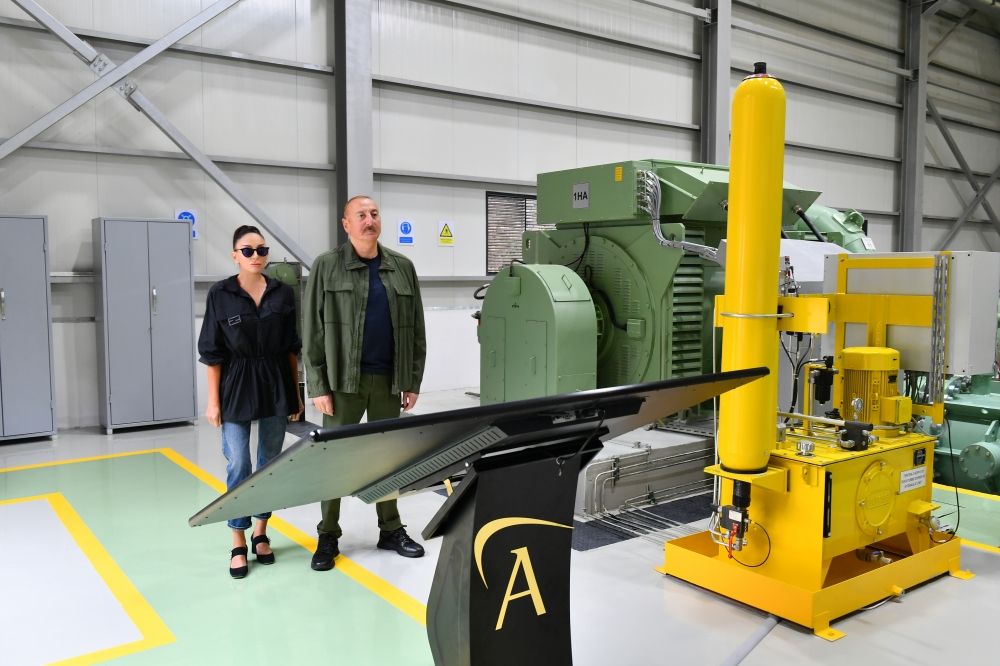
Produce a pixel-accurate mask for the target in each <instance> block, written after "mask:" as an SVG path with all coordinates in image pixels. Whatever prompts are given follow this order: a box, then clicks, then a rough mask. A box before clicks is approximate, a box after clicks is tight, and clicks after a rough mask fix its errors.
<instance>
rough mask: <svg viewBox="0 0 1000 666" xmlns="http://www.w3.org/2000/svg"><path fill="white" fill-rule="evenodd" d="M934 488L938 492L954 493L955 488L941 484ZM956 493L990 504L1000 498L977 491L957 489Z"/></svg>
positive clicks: (999, 500)
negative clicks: (989, 502) (987, 501)
mask: <svg viewBox="0 0 1000 666" xmlns="http://www.w3.org/2000/svg"><path fill="white" fill-rule="evenodd" d="M934 487H935V488H937V489H938V490H947V491H948V492H955V486H946V485H944V484H942V483H935V484H934ZM958 492H959V493H960V494H962V495H969V496H970V497H978V498H980V499H985V500H990V501H991V502H1000V496H998V495H990V494H989V493H981V492H979V491H978V490H969V489H967V488H959V489H958Z"/></svg>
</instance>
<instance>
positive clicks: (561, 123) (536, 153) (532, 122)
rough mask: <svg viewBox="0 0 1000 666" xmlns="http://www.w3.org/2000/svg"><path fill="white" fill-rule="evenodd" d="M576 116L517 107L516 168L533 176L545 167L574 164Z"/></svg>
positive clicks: (524, 175)
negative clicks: (518, 108)
mask: <svg viewBox="0 0 1000 666" xmlns="http://www.w3.org/2000/svg"><path fill="white" fill-rule="evenodd" d="M576 122H577V121H576V118H574V117H573V116H571V115H568V114H564V113H554V112H549V111H536V110H534V109H521V110H519V111H518V114H517V129H518V133H517V172H518V174H519V176H520V177H521V178H523V179H527V180H533V179H534V178H535V175H536V174H539V173H542V172H545V171H558V170H560V169H569V168H572V167H574V166H577V165H578V162H577V158H576V155H577V134H576Z"/></svg>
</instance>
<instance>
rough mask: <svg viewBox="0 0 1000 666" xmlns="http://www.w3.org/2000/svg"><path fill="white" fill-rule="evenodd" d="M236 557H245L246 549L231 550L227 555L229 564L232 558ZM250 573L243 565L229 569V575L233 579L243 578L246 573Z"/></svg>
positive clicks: (248, 568) (243, 547)
mask: <svg viewBox="0 0 1000 666" xmlns="http://www.w3.org/2000/svg"><path fill="white" fill-rule="evenodd" d="M237 555H242V556H243V557H246V556H247V547H246V546H240V547H239V548H233V551H232V552H231V553H230V554H229V563H230V564H232V563H233V558H234V557H236V556H237ZM248 571H250V567H248V566H247V565H246V564H244V565H243V566H241V567H229V575H230V576H232V577H233V578H245V577H246V575H247V572H248Z"/></svg>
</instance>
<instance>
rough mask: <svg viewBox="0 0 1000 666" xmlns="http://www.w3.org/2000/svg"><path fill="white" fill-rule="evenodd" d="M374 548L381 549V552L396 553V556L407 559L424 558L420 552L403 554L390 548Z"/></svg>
mask: <svg viewBox="0 0 1000 666" xmlns="http://www.w3.org/2000/svg"><path fill="white" fill-rule="evenodd" d="M376 548H381V549H382V550H391V551H392V552H394V553H396V554H397V555H399V556H401V557H409V558H414V559H415V558H418V557H423V556H424V553H422V552H420V553H405V552H403V551H401V550H396V549H395V548H393V547H392V546H376Z"/></svg>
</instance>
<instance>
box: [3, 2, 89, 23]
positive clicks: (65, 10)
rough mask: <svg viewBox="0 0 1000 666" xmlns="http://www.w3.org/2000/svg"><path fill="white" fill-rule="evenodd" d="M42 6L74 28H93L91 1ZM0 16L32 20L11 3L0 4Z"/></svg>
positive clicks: (51, 3) (54, 3) (53, 3)
mask: <svg viewBox="0 0 1000 666" xmlns="http://www.w3.org/2000/svg"><path fill="white" fill-rule="evenodd" d="M42 6H43V7H45V9H46V11H48V12H49V13H50V14H52V15H53V16H55V17H56V18H57V19H59V20H60V21H62V22H63V23H65V24H67V25H71V26H73V27H74V28H93V27H94V3H93V0H45V1H44V3H42ZM0 16H9V17H12V18H17V19H22V20H25V21H30V20H32V18H31V17H30V16H28V15H27V14H25V13H24V12H22V11H21V10H20V9H18V7H17V6H16V5H15V4H14V3H12V2H0Z"/></svg>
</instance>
